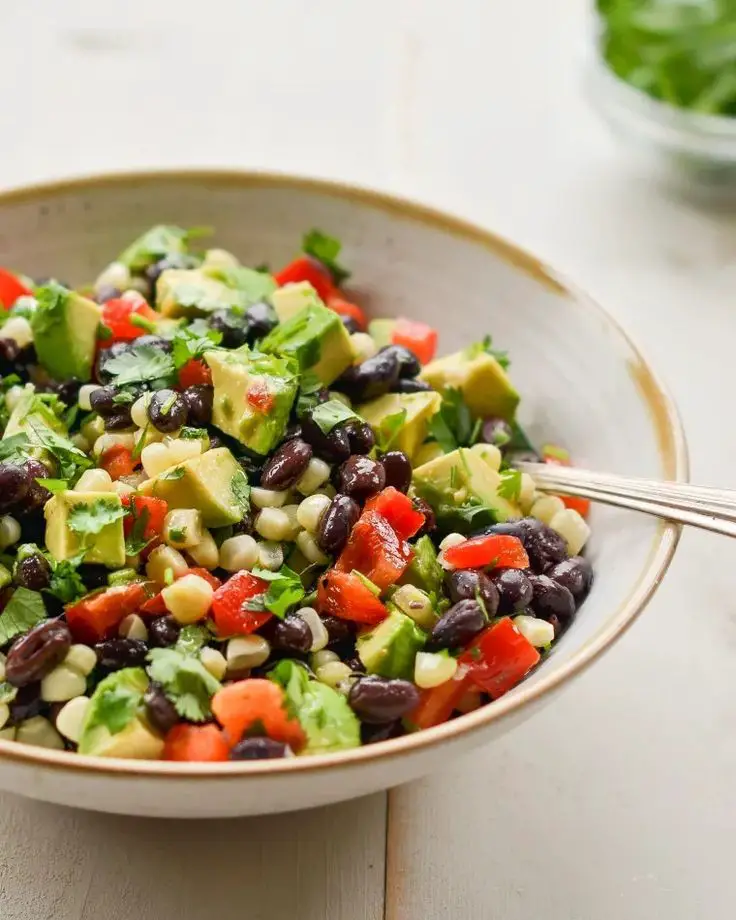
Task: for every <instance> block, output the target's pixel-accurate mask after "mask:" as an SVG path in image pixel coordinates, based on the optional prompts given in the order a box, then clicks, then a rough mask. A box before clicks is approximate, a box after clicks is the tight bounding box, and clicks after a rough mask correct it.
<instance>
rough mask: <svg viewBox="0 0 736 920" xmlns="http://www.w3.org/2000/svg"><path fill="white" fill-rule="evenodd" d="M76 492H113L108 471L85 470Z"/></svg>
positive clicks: (75, 488)
mask: <svg viewBox="0 0 736 920" xmlns="http://www.w3.org/2000/svg"><path fill="white" fill-rule="evenodd" d="M74 491H75V492H112V491H113V486H112V479H111V478H110V474H109V473H108V472H107V471H106V470H85V471H84V472H83V473H82V475H81V476H80V477H79V480H78V481H77V484H76V485H75V486H74Z"/></svg>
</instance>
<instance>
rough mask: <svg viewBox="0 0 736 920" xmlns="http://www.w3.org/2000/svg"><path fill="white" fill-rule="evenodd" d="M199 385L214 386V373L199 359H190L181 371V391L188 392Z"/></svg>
mask: <svg viewBox="0 0 736 920" xmlns="http://www.w3.org/2000/svg"><path fill="white" fill-rule="evenodd" d="M198 384H204V385H205V386H212V371H211V370H210V369H209V367H207V365H206V364H205V363H204V361H200V360H199V358H190V360H189V361H187V363H186V364H185V365H184V366H183V367H182V368H180V370H179V389H180V390H186V389H187V387H193V386H197V385H198Z"/></svg>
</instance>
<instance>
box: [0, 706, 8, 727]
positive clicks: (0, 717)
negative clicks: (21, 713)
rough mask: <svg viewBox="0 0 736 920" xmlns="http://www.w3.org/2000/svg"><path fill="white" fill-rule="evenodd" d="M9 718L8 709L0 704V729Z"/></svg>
mask: <svg viewBox="0 0 736 920" xmlns="http://www.w3.org/2000/svg"><path fill="white" fill-rule="evenodd" d="M9 718H10V707H9V706H8V704H7V703H0V728H4V727H5V725H6V724H7V721H8V719H9Z"/></svg>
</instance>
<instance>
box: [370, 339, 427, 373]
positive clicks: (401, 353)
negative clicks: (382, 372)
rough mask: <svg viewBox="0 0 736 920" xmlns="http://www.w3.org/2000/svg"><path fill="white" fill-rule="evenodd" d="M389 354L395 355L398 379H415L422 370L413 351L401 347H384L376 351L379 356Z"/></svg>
mask: <svg viewBox="0 0 736 920" xmlns="http://www.w3.org/2000/svg"><path fill="white" fill-rule="evenodd" d="M389 352H390V353H391V354H393V355H395V356H396V360H397V361H398V362H399V377H401V378H409V377H416V376H417V374H418V373H419V371H420V370H421V369H422V365H421V363H420V361H419V358H417V356H416V355H415V354H414V352H413V351H410V349H408V348H405V347H404V346H403V345H384V346H383V348H381V349H379V351H378V353H379V355H385V354H387V353H389Z"/></svg>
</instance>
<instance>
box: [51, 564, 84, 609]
mask: <svg viewBox="0 0 736 920" xmlns="http://www.w3.org/2000/svg"><path fill="white" fill-rule="evenodd" d="M47 558H48V560H49V562H50V563H51V581H50V583H49V586H48V588H46V591H47V593H48V594H51V595H52V597H55V598H58V600H60V601H61V602H62V603H64V604H71V603H72V602H73V601H76V600H78V599H79V598H80V597H83V596H84V595H85V594H86V593H87V588H86V587H85V584H84V582H83V581H82V579H81V577H80V575H79V572H78V571H77V568H78V566H79V565H80V564H81V562H82V560H83V558H84V553H82V554H80V555H77V556H75V557H74V558H73V559H63V560H57V559H54V558H53V557H50V556H49V557H47Z"/></svg>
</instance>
